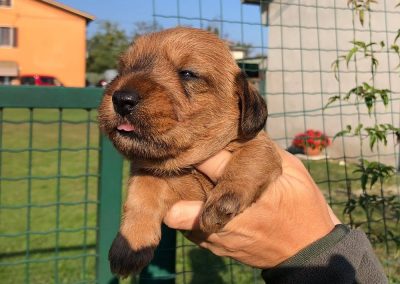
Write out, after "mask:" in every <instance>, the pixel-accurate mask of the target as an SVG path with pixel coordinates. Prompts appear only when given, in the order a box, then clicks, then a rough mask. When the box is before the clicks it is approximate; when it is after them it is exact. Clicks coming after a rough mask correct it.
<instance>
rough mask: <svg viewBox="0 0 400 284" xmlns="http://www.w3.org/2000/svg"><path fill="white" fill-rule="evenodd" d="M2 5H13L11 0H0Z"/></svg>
mask: <svg viewBox="0 0 400 284" xmlns="http://www.w3.org/2000/svg"><path fill="white" fill-rule="evenodd" d="M1 6H7V7H10V6H11V0H0V7H1Z"/></svg>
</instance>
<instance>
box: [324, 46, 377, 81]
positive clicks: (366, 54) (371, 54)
mask: <svg viewBox="0 0 400 284" xmlns="http://www.w3.org/2000/svg"><path fill="white" fill-rule="evenodd" d="M351 43H352V44H353V47H352V48H351V49H350V50H349V51H348V52H347V54H345V55H341V56H339V57H338V58H337V59H336V60H335V61H334V62H333V63H332V69H333V72H334V74H335V78H336V79H337V80H338V78H339V76H338V75H339V74H338V71H339V65H340V62H343V61H344V62H346V67H347V68H348V67H349V63H350V61H351V60H355V56H356V55H357V54H360V55H361V56H362V57H363V58H365V59H369V60H370V61H371V73H372V76H374V75H375V73H376V69H377V68H378V63H379V61H378V59H377V58H376V56H375V53H376V51H375V50H373V48H372V47H373V46H374V45H377V43H376V42H369V43H366V42H364V41H359V40H353V41H351ZM379 45H380V47H381V48H383V47H385V42H383V41H381V42H379Z"/></svg>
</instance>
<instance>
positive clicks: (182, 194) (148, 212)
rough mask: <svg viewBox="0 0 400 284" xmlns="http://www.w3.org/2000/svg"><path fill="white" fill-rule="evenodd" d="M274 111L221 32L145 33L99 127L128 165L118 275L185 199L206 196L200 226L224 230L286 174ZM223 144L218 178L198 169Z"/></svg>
mask: <svg viewBox="0 0 400 284" xmlns="http://www.w3.org/2000/svg"><path fill="white" fill-rule="evenodd" d="M266 118H267V108H266V105H265V102H264V100H263V99H262V97H261V96H260V95H259V94H258V93H257V92H256V91H255V90H254V89H253V87H251V86H250V85H249V84H248V82H247V80H246V77H245V75H244V74H243V73H242V72H241V71H240V69H239V67H238V66H237V64H236V62H235V61H234V59H233V58H232V56H231V54H230V52H229V49H228V47H227V46H226V44H225V42H223V41H222V40H220V39H219V38H218V37H217V36H216V35H214V34H211V33H209V32H206V31H203V30H198V29H193V28H183V27H178V28H173V29H169V30H164V31H162V32H157V33H152V34H148V35H145V36H142V37H140V38H138V39H137V40H136V41H135V43H134V44H133V45H132V46H130V47H129V48H128V50H127V51H126V52H125V53H124V54H123V55H122V57H121V59H120V64H119V75H118V76H117V77H116V78H115V80H113V81H112V82H111V83H110V84H109V86H108V87H107V89H106V90H105V94H104V97H103V100H102V102H101V105H100V107H99V124H100V128H101V130H102V131H103V132H104V133H105V134H106V135H108V137H109V138H110V139H111V141H112V142H113V144H114V145H115V147H116V148H117V149H118V150H119V151H120V152H121V153H122V154H123V155H124V156H125V157H126V158H127V159H129V160H130V161H131V177H130V180H129V189H128V193H127V198H126V202H125V204H124V208H123V217H122V222H121V227H120V231H119V233H118V234H117V236H116V238H115V240H114V242H113V244H112V246H111V249H110V252H109V260H110V266H111V270H112V272H113V273H115V274H118V275H120V276H128V275H129V274H131V273H137V272H139V271H140V270H141V269H142V268H143V267H145V266H146V265H147V264H148V263H149V262H150V260H151V259H152V257H153V252H154V249H155V248H156V246H157V245H158V243H159V241H160V238H161V223H162V220H163V217H164V216H165V214H166V212H167V211H168V209H169V208H170V207H171V206H172V205H173V204H174V203H175V202H177V201H178V200H182V199H185V200H202V201H205V205H204V209H203V212H202V214H201V217H200V226H201V229H202V230H204V231H206V232H210V233H211V232H216V231H218V230H220V229H221V228H222V227H223V226H224V225H225V224H226V223H227V222H228V221H229V220H231V219H232V218H233V217H234V216H235V215H237V214H239V213H240V212H242V211H243V210H244V209H245V208H246V207H248V206H249V205H251V203H253V202H254V201H255V200H256V199H257V198H258V197H259V196H260V194H261V193H262V192H263V190H264V189H266V188H267V187H268V185H269V184H270V183H271V182H272V181H273V180H274V179H276V178H277V177H278V176H279V175H280V174H281V172H282V169H281V160H280V157H279V155H278V154H277V152H276V149H275V148H274V145H273V143H272V142H271V140H270V139H269V138H268V136H267V134H266V133H265V132H264V131H263V130H262V129H263V127H264V125H265V122H266ZM222 149H227V150H228V151H231V152H232V158H231V160H230V162H229V163H228V165H227V166H226V168H225V171H224V173H223V175H222V176H221V177H220V179H219V180H218V182H217V184H215V185H214V184H212V182H211V181H210V180H209V179H208V178H207V177H205V176H204V175H203V174H201V173H200V172H198V171H197V170H196V169H195V168H194V165H196V164H199V163H201V162H202V161H204V160H206V159H207V158H209V157H211V156H212V155H214V154H216V153H217V152H219V151H220V150H222Z"/></svg>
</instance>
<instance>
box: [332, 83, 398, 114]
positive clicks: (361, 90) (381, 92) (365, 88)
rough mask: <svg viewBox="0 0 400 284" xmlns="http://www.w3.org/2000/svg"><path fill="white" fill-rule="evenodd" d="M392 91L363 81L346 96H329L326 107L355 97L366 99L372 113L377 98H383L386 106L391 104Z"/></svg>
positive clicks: (356, 98)
mask: <svg viewBox="0 0 400 284" xmlns="http://www.w3.org/2000/svg"><path fill="white" fill-rule="evenodd" d="M390 92H391V91H390V90H388V89H377V88H375V87H374V86H371V85H370V84H368V83H366V82H363V83H362V84H361V85H359V86H357V87H355V88H353V89H351V90H350V91H349V92H348V93H347V94H346V96H344V97H343V98H342V97H340V96H332V97H330V98H329V100H328V103H327V104H326V105H325V108H326V107H328V106H329V105H330V104H332V103H334V102H336V101H338V100H344V101H347V102H348V101H349V100H350V98H352V97H355V101H356V102H358V101H360V100H361V101H364V103H365V106H366V107H367V108H368V113H369V114H370V115H371V112H372V110H373V107H374V105H375V104H376V101H377V99H379V98H380V99H381V100H382V102H383V104H384V106H387V105H388V104H389V93H390Z"/></svg>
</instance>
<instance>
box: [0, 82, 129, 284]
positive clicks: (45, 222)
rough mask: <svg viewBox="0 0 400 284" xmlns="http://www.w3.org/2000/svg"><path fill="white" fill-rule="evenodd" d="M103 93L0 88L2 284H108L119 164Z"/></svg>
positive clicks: (118, 202) (118, 196)
mask: <svg viewBox="0 0 400 284" xmlns="http://www.w3.org/2000/svg"><path fill="white" fill-rule="evenodd" d="M101 96H102V90H101V89H95V88H93V89H90V88H87V89H79V88H37V87H22V86H21V87H0V278H1V279H2V280H1V282H2V283H94V282H96V283H97V282H98V283H110V282H111V281H113V279H114V277H113V276H112V275H111V273H110V270H109V265H108V260H107V254H108V249H109V246H110V244H111V242H112V240H113V238H114V236H115V234H116V232H117V231H118V226H119V220H120V208H121V190H120V189H121V181H122V158H121V156H120V155H119V154H118V153H117V152H116V151H115V149H114V148H113V147H112V145H111V143H110V142H109V140H108V139H105V138H104V137H103V136H100V135H99V132H98V126H97V106H98V104H99V102H100V100H101Z"/></svg>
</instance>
